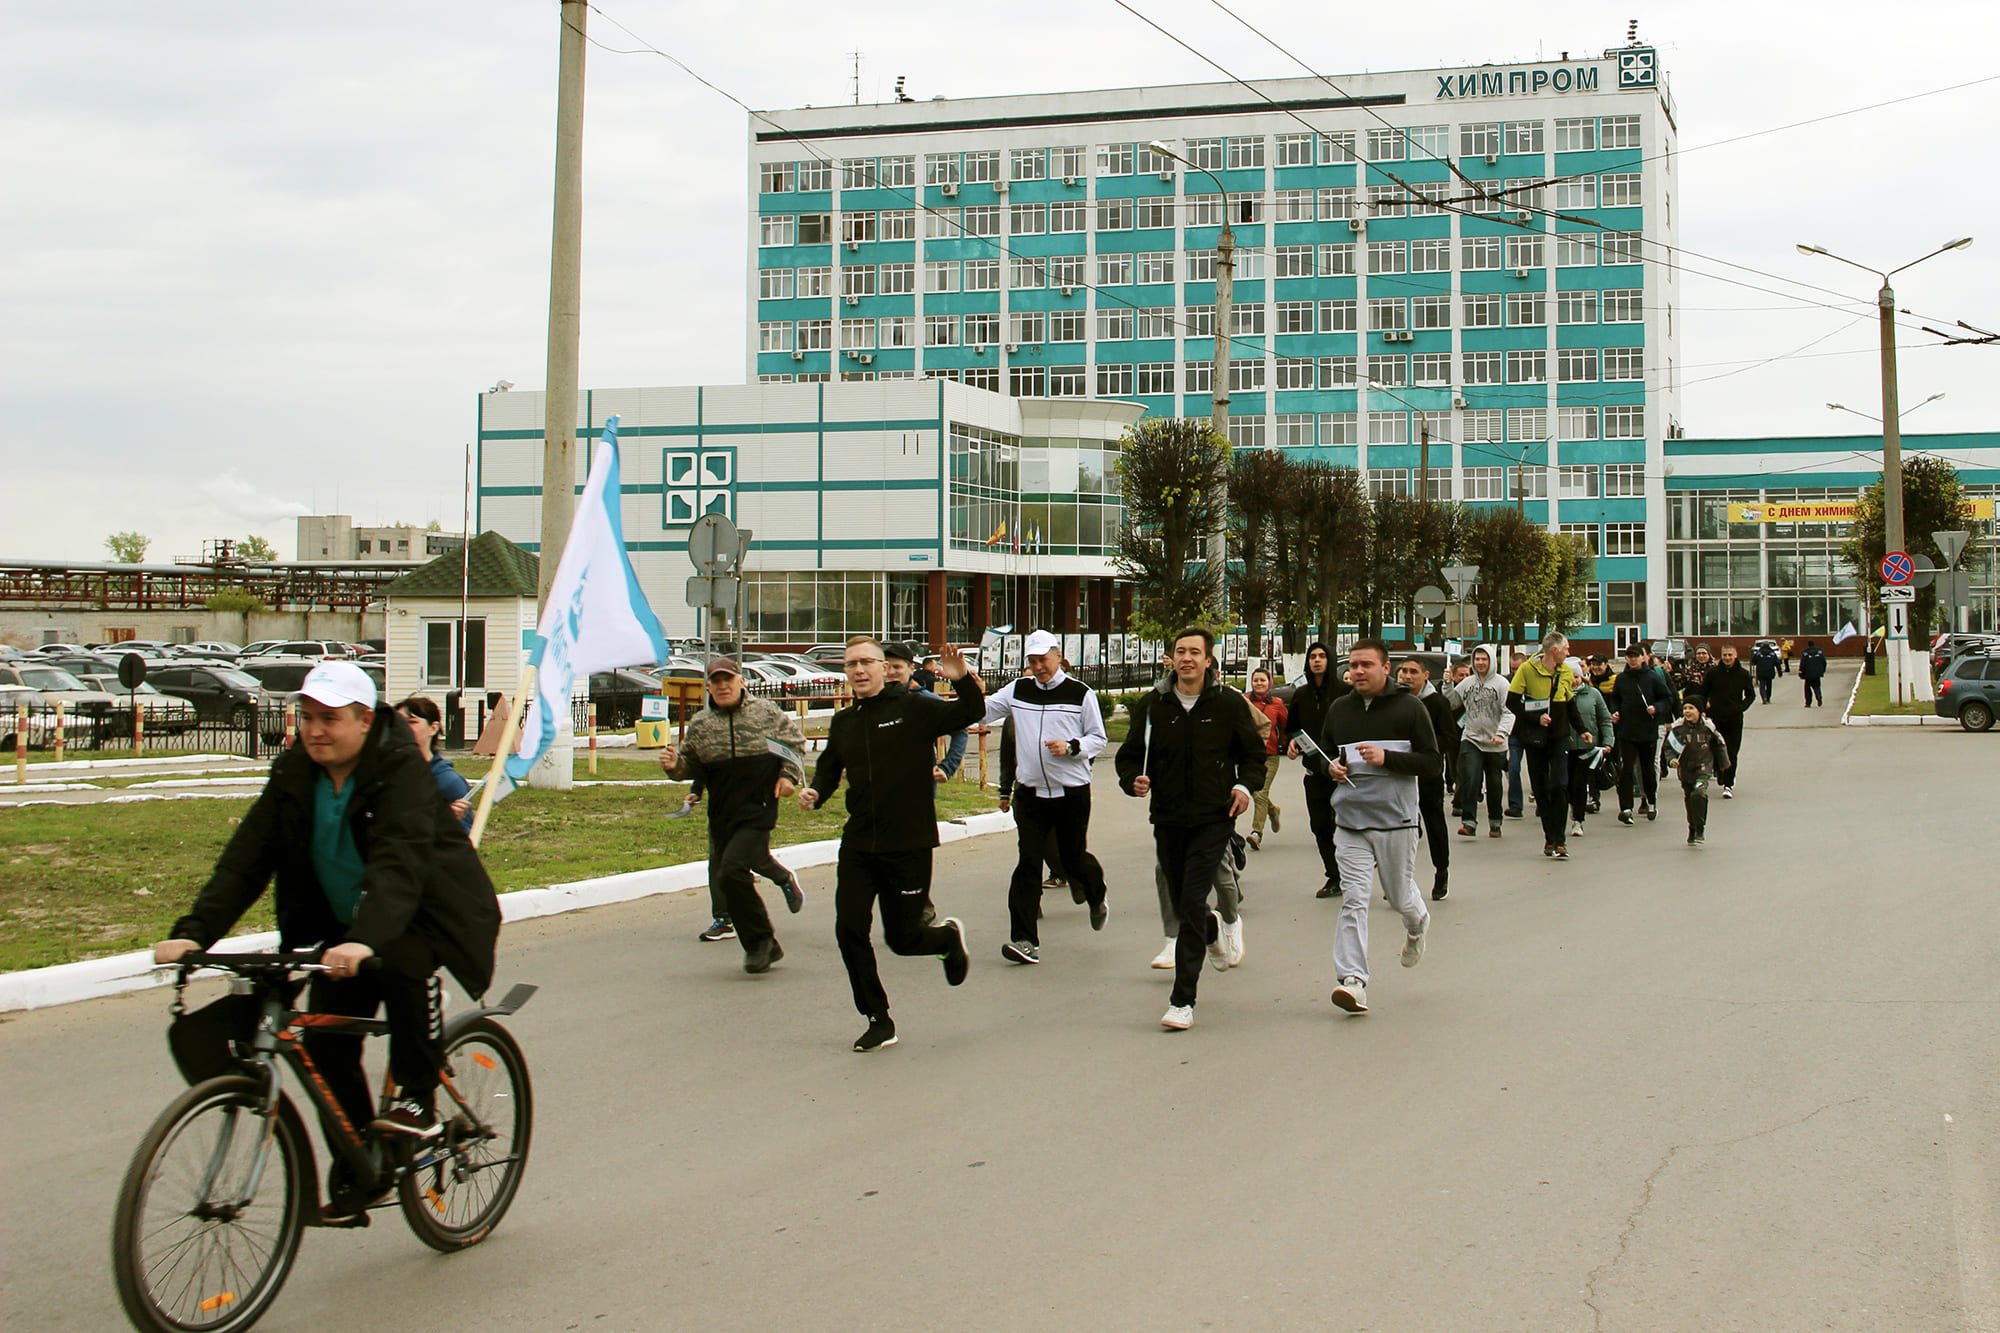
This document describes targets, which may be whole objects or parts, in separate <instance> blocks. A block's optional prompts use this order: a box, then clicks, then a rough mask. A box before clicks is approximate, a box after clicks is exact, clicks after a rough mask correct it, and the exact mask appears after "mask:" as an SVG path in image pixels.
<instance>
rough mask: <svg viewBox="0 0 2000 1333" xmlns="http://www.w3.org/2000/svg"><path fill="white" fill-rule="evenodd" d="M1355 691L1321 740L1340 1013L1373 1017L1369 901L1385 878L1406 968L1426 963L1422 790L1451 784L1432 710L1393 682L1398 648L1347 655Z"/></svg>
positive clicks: (1363, 643) (1368, 648) (1331, 716)
mask: <svg viewBox="0 0 2000 1333" xmlns="http://www.w3.org/2000/svg"><path fill="white" fill-rule="evenodd" d="M1347 664H1348V679H1349V682H1350V683H1351V684H1352V685H1353V687H1354V688H1353V691H1352V692H1351V693H1349V694H1347V695H1345V696H1344V697H1342V698H1340V699H1337V700H1335V701H1334V703H1333V706H1332V707H1331V708H1329V709H1327V711H1326V721H1325V722H1324V723H1322V724H1321V726H1320V732H1319V749H1320V758H1321V759H1322V760H1323V761H1324V762H1326V763H1327V765H1328V769H1327V775H1328V776H1329V777H1331V778H1332V779H1333V781H1334V782H1335V783H1336V784H1337V786H1336V789H1335V792H1334V801H1333V818H1334V834H1333V839H1334V847H1335V850H1336V851H1337V852H1338V854H1339V856H1340V884H1341V901H1340V924H1339V926H1338V927H1337V928H1336V929H1335V932H1334V937H1333V968H1334V975H1335V978H1336V980H1337V982H1338V984H1337V985H1336V986H1335V987H1334V990H1333V997H1332V998H1333V1003H1334V1005H1335V1007H1336V1008H1340V1009H1344V1010H1346V1011H1347V1012H1348V1013H1350V1014H1363V1013H1366V1012H1368V898H1369V895H1370V893H1371V892H1373V889H1374V883H1375V878H1376V876H1378V875H1379V876H1380V877H1381V879H1382V890H1383V892H1384V893H1385V894H1387V895H1388V898H1389V902H1390V904H1391V905H1392V906H1393V907H1394V908H1395V909H1396V911H1397V912H1399V913H1401V914H1402V918H1403V931H1404V936H1405V938H1404V940H1403V953H1402V963H1403V966H1404V967H1415V966H1416V965H1417V964H1418V963H1419V962H1420V961H1422V959H1423V956H1424V942H1425V940H1426V938H1428V935H1429V932H1430V923H1431V918H1430V912H1429V911H1428V910H1427V909H1426V908H1425V907H1424V896H1423V894H1422V892H1421V891H1419V890H1418V888H1417V877H1416V868H1417V826H1418V822H1419V820H1420V818H1421V813H1422V812H1421V798H1420V796H1419V795H1418V788H1419V785H1420V784H1421V782H1422V781H1423V779H1425V778H1439V777H1442V775H1443V768H1442V766H1441V761H1440V757H1439V755H1438V748H1437V733H1436V732H1435V731H1433V730H1432V729H1431V715H1430V711H1429V710H1428V709H1426V708H1425V707H1424V705H1423V704H1422V703H1421V702H1420V701H1419V700H1418V699H1417V697H1416V696H1415V695H1413V694H1411V693H1410V692H1409V690H1408V689H1406V688H1405V687H1404V686H1403V684H1402V683H1401V682H1400V681H1398V680H1396V679H1395V678H1394V677H1392V676H1391V675H1390V674H1389V648H1388V645H1387V644H1384V643H1383V642H1382V641H1381V640H1380V639H1361V640H1358V641H1357V642H1356V643H1355V644H1354V646H1353V647H1352V648H1349V649H1348V650H1347Z"/></svg>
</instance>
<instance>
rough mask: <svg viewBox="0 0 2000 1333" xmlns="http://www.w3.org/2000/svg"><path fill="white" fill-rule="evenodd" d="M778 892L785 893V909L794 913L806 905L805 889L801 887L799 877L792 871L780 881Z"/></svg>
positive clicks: (786, 873)
mask: <svg viewBox="0 0 2000 1333" xmlns="http://www.w3.org/2000/svg"><path fill="white" fill-rule="evenodd" d="M778 892H780V893H782V894H784V895H785V910H786V911H788V912H791V913H793V914H794V915H796V914H797V913H798V910H799V909H800V908H801V907H804V906H805V905H806V895H805V890H804V889H801V888H800V887H799V877H798V876H797V875H795V874H793V873H792V872H790V871H787V872H785V877H784V878H783V879H781V880H779V881H778Z"/></svg>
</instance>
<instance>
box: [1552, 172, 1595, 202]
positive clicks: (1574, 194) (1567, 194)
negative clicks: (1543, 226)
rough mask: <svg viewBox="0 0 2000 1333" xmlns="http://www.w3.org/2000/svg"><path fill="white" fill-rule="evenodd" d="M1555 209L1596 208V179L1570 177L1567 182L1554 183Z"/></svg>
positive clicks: (1591, 177)
mask: <svg viewBox="0 0 2000 1333" xmlns="http://www.w3.org/2000/svg"><path fill="white" fill-rule="evenodd" d="M1556 207H1557V208H1558V209H1565V210H1567V209H1574V208H1596V207H1597V177H1595V176H1572V177H1570V178H1569V179H1568V180H1559V181H1557V182H1556Z"/></svg>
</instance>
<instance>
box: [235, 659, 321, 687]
mask: <svg viewBox="0 0 2000 1333" xmlns="http://www.w3.org/2000/svg"><path fill="white" fill-rule="evenodd" d="M318 665H319V662H318V661H317V660H316V659H314V658H310V657H276V656H271V657H251V658H245V659H244V660H243V661H242V662H241V663H239V664H238V665H237V668H236V669H237V670H238V671H241V672H242V673H243V674H244V675H246V676H249V677H251V678H252V679H254V680H255V681H256V682H257V683H258V684H259V685H262V686H263V687H264V692H265V693H266V694H271V695H286V694H291V693H293V692H294V691H295V690H297V689H298V688H299V686H301V685H303V684H305V683H306V677H307V676H308V675H310V674H311V673H312V669H313V668H314V667H316V666H318Z"/></svg>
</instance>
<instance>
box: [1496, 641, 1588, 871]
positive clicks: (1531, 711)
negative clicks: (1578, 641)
mask: <svg viewBox="0 0 2000 1333" xmlns="http://www.w3.org/2000/svg"><path fill="white" fill-rule="evenodd" d="M1568 655H1569V636H1567V635H1565V634H1563V633H1561V632H1560V631H1557V630H1550V631H1549V632H1548V633H1547V634H1545V635H1543V636H1542V651H1541V652H1539V653H1537V654H1535V655H1534V656H1533V657H1531V658H1529V659H1528V660H1527V661H1525V662H1523V663H1522V664H1521V666H1520V669H1519V670H1517V671H1515V673H1514V679H1513V680H1512V681H1510V682H1508V685H1507V707H1508V708H1510V709H1512V710H1513V713H1514V739H1515V740H1518V741H1520V742H1521V755H1522V759H1523V761H1524V762H1525V763H1526V764H1527V768H1528V785H1529V786H1530V787H1531V788H1532V789H1533V791H1534V793H1535V813H1536V814H1537V815H1538V816H1540V817H1541V821H1542V855H1543V856H1552V857H1554V858H1555V859H1556V860H1558V861H1567V860H1569V841H1568V836H1569V834H1568V830H1569V824H1568V820H1569V738H1570V737H1571V736H1572V735H1574V734H1576V733H1577V732H1579V731H1581V730H1582V727H1581V726H1580V725H1579V724H1578V721H1577V716H1576V686H1577V681H1576V677H1575V676H1574V675H1573V674H1572V673H1571V672H1570V669H1569V665H1568V663H1567V662H1566V661H1565V660H1564V659H1565V658H1566V657H1567V656H1568Z"/></svg>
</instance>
